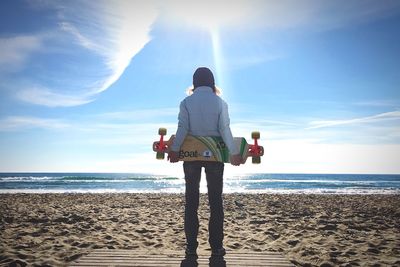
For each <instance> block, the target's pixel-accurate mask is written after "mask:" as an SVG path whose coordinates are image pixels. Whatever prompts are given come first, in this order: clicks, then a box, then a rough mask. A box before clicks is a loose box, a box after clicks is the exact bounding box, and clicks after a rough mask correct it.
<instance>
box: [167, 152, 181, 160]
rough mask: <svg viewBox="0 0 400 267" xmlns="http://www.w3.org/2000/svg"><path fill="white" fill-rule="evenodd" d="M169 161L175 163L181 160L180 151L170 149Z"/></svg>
mask: <svg viewBox="0 0 400 267" xmlns="http://www.w3.org/2000/svg"><path fill="white" fill-rule="evenodd" d="M167 159H168V160H169V162H171V163H175V162H178V161H179V155H178V152H176V151H170V152H168V158H167Z"/></svg>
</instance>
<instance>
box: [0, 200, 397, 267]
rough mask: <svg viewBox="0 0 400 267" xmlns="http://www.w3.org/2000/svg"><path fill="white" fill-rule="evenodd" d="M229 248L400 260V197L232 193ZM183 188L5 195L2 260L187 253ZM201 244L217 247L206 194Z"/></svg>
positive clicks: (59, 261) (345, 260) (306, 257)
mask: <svg viewBox="0 0 400 267" xmlns="http://www.w3.org/2000/svg"><path fill="white" fill-rule="evenodd" d="M224 203H225V241H224V243H225V247H226V248H227V249H228V250H234V251H267V250H272V251H279V252H281V253H282V254H283V255H284V256H285V257H286V258H288V259H289V260H290V261H291V262H292V263H294V264H295V265H296V266H325V267H326V266H400V195H271V194H260V195H250V194H229V195H224ZM183 210H184V197H183V195H180V194H177V195H174V194H1V195H0V233H1V236H0V265H2V266H3V265H4V266H8V265H11V266H24V265H29V266H32V265H42V266H45V265H49V266H60V265H61V266H62V265H67V264H68V263H69V262H71V261H74V260H76V259H77V258H79V257H80V256H82V255H84V254H87V253H89V252H90V251H91V250H93V249H97V248H109V249H117V248H118V249H132V250H152V251H154V250H156V251H162V250H174V251H182V254H183V249H184V243H185V239H184V232H183V220H182V215H183ZM199 217H200V221H201V225H200V234H199V243H200V248H199V249H200V250H204V251H203V252H204V253H210V252H209V251H207V249H208V248H209V245H208V243H207V238H208V232H207V224H208V206H207V197H206V195H202V196H201V206H200V209H199Z"/></svg>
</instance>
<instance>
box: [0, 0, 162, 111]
mask: <svg viewBox="0 0 400 267" xmlns="http://www.w3.org/2000/svg"><path fill="white" fill-rule="evenodd" d="M30 7H32V16H35V14H36V13H35V12H37V11H38V10H40V9H45V10H47V11H51V12H52V13H56V14H57V16H54V18H56V20H57V21H54V24H51V25H48V28H47V29H45V30H43V31H42V32H39V33H38V32H32V33H29V35H19V36H14V37H12V38H3V39H0V51H1V52H0V53H1V54H0V69H6V68H7V70H13V71H14V72H18V71H20V70H23V69H26V68H28V67H32V66H40V68H32V70H33V71H31V72H30V73H33V75H29V77H27V76H24V86H20V85H17V86H15V87H19V88H21V87H22V89H19V90H18V91H19V92H18V93H16V96H17V97H18V98H19V99H20V100H22V101H25V102H29V103H32V104H36V105H44V106H49V107H58V106H77V105H82V104H85V103H88V102H90V101H92V100H93V99H95V98H96V95H97V94H99V93H100V92H103V91H104V90H107V89H108V88H109V87H110V86H111V85H112V84H113V83H114V82H115V81H117V80H118V79H119V77H120V76H121V75H122V73H123V72H124V71H125V69H126V67H127V66H128V65H129V63H130V61H131V60H132V58H133V57H134V56H135V55H136V54H137V53H139V52H140V50H141V49H142V48H143V47H144V46H145V45H146V44H147V43H148V42H149V41H150V39H151V37H150V30H151V26H152V24H153V23H154V21H155V19H156V17H157V14H158V11H157V8H156V5H155V2H154V1H150V2H146V3H144V2H143V3H142V2H136V1H123V0H120V1H113V2H110V1H96V2H76V1H69V2H62V1H54V2H40V1H39V2H36V1H33V2H31V3H30ZM37 16H38V18H37V19H38V20H40V19H41V17H40V15H37ZM54 25H59V27H58V29H55V28H54ZM43 32H45V34H44V33H43ZM38 51H41V52H42V53H41V54H40V57H37V55H38V54H37V52H38ZM54 61H57V64H54ZM76 80H79V81H80V83H79V84H77V83H76V82H75V81H76ZM26 84H27V85H26ZM32 88H33V89H32Z"/></svg>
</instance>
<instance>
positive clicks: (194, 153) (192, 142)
mask: <svg viewBox="0 0 400 267" xmlns="http://www.w3.org/2000/svg"><path fill="white" fill-rule="evenodd" d="M234 142H235V144H236V146H237V148H238V149H239V152H240V155H241V156H242V158H243V159H244V160H245V159H246V158H247V151H248V144H247V141H246V139H245V138H243V137H235V138H234ZM229 159H230V155H229V150H228V147H227V146H226V145H225V143H224V141H223V140H222V138H221V137H203V136H192V135H188V136H187V137H186V139H185V141H184V142H183V144H182V146H181V149H180V151H179V160H181V161H196V160H203V161H219V162H226V163H228V162H229Z"/></svg>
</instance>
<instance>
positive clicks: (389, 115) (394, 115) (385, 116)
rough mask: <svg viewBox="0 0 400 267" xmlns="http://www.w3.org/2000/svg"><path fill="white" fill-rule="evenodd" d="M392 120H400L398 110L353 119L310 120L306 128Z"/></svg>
mask: <svg viewBox="0 0 400 267" xmlns="http://www.w3.org/2000/svg"><path fill="white" fill-rule="evenodd" d="M393 120H400V111H391V112H385V113H380V114H376V115H373V116H367V117H360V118H354V119H342V120H318V121H312V122H310V123H309V125H311V126H309V127H308V128H307V129H319V128H326V127H334V126H341V125H352V124H362V123H377V122H384V121H393Z"/></svg>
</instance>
